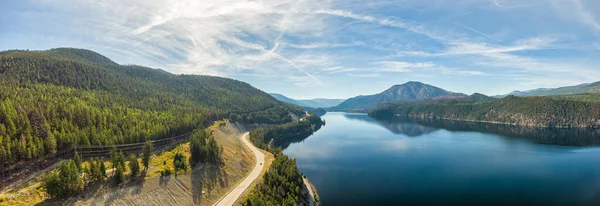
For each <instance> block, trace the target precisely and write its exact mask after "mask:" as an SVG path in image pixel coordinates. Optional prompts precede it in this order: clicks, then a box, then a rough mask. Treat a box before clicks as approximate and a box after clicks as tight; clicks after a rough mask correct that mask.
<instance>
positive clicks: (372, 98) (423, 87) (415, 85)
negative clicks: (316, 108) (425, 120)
mask: <svg viewBox="0 0 600 206" xmlns="http://www.w3.org/2000/svg"><path fill="white" fill-rule="evenodd" d="M464 97H467V95H465V94H461V93H455V92H450V91H446V90H444V89H441V88H439V87H435V86H431V85H428V84H424V83H421V82H413V81H411V82H407V83H405V84H401V85H394V86H392V87H391V88H389V89H387V90H385V91H383V92H381V93H379V94H374V95H366V96H363V95H361V96H357V97H353V98H350V99H348V100H346V101H344V102H342V103H340V104H339V105H337V106H335V107H332V108H331V109H332V110H365V109H371V108H374V107H376V106H377V105H378V104H382V103H391V102H396V101H400V100H423V99H446V98H447V99H454V98H464Z"/></svg>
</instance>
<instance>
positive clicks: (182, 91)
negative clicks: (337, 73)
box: [0, 48, 303, 165]
mask: <svg viewBox="0 0 600 206" xmlns="http://www.w3.org/2000/svg"><path fill="white" fill-rule="evenodd" d="M289 112H292V113H296V114H298V115H301V114H303V111H302V109H301V108H300V107H297V106H292V105H290V104H286V103H282V102H279V101H277V100H275V99H274V98H272V97H271V96H270V95H268V94H267V93H264V92H262V91H260V90H258V89H256V88H254V87H252V86H251V85H249V84H247V83H244V82H241V81H236V80H232V79H227V78H221V77H211V76H199V75H174V74H170V73H168V72H165V71H163V70H157V69H151V68H147V67H142V66H135V65H127V66H125V65H118V64H116V63H114V62H113V61H111V60H110V59H108V58H106V57H104V56H102V55H100V54H98V53H95V52H93V51H89V50H83V49H71V48H61V49H52V50H47V51H17V50H14V51H4V52H0V164H3V165H6V164H7V163H11V162H16V161H20V160H27V159H33V158H36V157H41V156H45V155H48V154H54V153H55V152H56V151H59V150H61V149H63V148H68V147H72V146H73V145H113V144H124V143H133V142H141V141H143V140H145V139H160V138H165V137H170V136H175V135H179V134H183V133H187V132H189V131H191V130H192V129H193V128H195V127H196V126H197V125H198V124H200V123H202V122H206V121H212V120H216V119H220V118H231V119H232V120H233V121H237V122H242V123H285V122H290V121H291V120H292V119H291V117H290V115H289Z"/></svg>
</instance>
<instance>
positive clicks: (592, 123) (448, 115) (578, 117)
mask: <svg viewBox="0 0 600 206" xmlns="http://www.w3.org/2000/svg"><path fill="white" fill-rule="evenodd" d="M369 115H370V116H372V117H375V118H378V119H388V118H394V117H419V118H431V119H451V120H464V121H480V122H494V123H501V124H512V125H523V126H530V127H553V128H574V127H578V128H582V127H600V102H599V101H594V100H593V98H588V97H585V98H583V97H580V96H577V97H539V96H536V97H517V96H508V97H505V98H502V99H487V100H486V99H483V100H482V99H479V100H477V99H473V98H465V99H452V100H422V101H400V102H396V103H390V104H383V105H380V106H379V107H378V108H376V109H374V110H372V111H370V112H369Z"/></svg>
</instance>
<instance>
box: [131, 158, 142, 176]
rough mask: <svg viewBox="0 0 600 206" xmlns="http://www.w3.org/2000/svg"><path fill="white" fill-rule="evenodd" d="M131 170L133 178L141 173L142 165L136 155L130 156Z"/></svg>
mask: <svg viewBox="0 0 600 206" xmlns="http://www.w3.org/2000/svg"><path fill="white" fill-rule="evenodd" d="M129 170H130V171H131V177H136V176H137V175H138V174H139V173H140V163H139V162H138V159H137V157H136V156H135V154H131V155H129Z"/></svg>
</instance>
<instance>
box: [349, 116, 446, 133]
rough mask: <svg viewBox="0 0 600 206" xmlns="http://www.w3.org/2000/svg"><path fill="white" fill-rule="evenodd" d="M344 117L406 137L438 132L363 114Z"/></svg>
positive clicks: (408, 122)
mask: <svg viewBox="0 0 600 206" xmlns="http://www.w3.org/2000/svg"><path fill="white" fill-rule="evenodd" d="M344 117H345V118H348V119H351V120H359V121H364V122H368V123H371V124H377V125H379V126H382V127H384V128H386V129H387V130H390V131H391V132H393V133H394V134H403V135H406V136H408V137H418V136H421V135H425V134H429V133H432V132H435V131H437V130H439V128H433V127H429V126H426V125H422V124H418V123H416V122H410V121H403V122H400V121H377V120H375V119H373V118H371V117H369V116H367V115H364V114H344Z"/></svg>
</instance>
